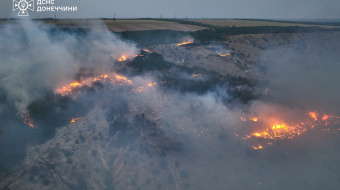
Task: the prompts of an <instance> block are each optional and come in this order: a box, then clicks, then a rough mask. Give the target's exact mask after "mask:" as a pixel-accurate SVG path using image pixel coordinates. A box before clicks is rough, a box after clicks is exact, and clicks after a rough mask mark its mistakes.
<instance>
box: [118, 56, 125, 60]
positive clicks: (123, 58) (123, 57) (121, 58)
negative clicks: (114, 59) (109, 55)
mask: <svg viewBox="0 0 340 190" xmlns="http://www.w3.org/2000/svg"><path fill="white" fill-rule="evenodd" d="M118 61H126V56H125V55H123V56H122V57H120V58H119V59H118Z"/></svg>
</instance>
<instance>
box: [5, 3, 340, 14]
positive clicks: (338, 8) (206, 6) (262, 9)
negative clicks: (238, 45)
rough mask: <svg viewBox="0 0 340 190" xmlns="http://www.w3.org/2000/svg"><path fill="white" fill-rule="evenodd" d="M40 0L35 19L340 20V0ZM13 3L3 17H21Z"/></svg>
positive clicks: (9, 4) (6, 4)
mask: <svg viewBox="0 0 340 190" xmlns="http://www.w3.org/2000/svg"><path fill="white" fill-rule="evenodd" d="M17 1H20V0H17ZM27 1H28V0H27ZM37 1H38V0H35V2H34V5H35V10H34V11H29V14H30V17H32V18H51V17H54V15H55V14H56V15H57V18H112V17H114V16H116V18H146V17H150V18H160V17H161V15H162V17H163V18H175V17H176V18H264V19H340V1H339V0H298V1H296V0H209V1H207V0H172V1H164V0H97V1H93V0H81V1H79V0H54V1H55V4H54V6H77V11H75V12H62V11H58V12H51V11H49V12H37ZM12 6H13V3H12V0H1V1H0V18H17V17H18V16H17V14H18V12H17V11H13V9H12ZM48 6H51V5H48Z"/></svg>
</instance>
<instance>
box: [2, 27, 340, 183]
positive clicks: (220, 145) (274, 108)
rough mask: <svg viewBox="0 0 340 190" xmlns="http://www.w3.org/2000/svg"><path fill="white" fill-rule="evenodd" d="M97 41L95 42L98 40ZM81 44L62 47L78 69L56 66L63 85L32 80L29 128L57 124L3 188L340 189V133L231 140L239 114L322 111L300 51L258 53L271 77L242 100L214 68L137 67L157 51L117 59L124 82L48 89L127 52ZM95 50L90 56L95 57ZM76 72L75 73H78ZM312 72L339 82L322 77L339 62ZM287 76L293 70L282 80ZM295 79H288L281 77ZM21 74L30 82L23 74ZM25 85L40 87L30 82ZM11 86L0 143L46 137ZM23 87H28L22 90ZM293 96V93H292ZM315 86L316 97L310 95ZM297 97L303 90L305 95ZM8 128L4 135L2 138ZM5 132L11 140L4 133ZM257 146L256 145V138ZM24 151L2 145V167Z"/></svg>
mask: <svg viewBox="0 0 340 190" xmlns="http://www.w3.org/2000/svg"><path fill="white" fill-rule="evenodd" d="M33 25H34V24H33ZM43 27H45V26H43ZM61 34H63V35H67V36H69V37H70V38H71V39H74V40H75V41H76V42H77V43H81V44H82V43H85V42H83V41H81V40H80V41H81V42H79V41H77V40H78V39H79V38H80V39H86V38H87V34H84V35H85V36H84V37H79V36H75V35H69V34H64V32H61ZM58 35H60V34H59V33H58V32H57V35H56V36H58ZM63 35H61V36H63ZM90 36H91V35H90ZM97 38H99V39H101V38H100V36H97V37H96V38H95V39H97ZM77 43H76V44H77ZM103 43H104V42H103ZM106 43H108V42H106ZM106 43H104V44H106ZM306 43H307V44H308V45H309V46H311V47H316V46H317V47H319V46H320V45H319V44H317V45H314V43H313V42H310V41H309V40H308V41H307V42H306ZM100 44H101V43H98V45H100ZM78 45H79V44H78ZM324 45H325V46H326V47H327V45H326V44H324ZM334 45H337V43H335V44H334ZM84 46H85V50H82V51H75V52H72V51H65V52H67V53H66V54H68V53H69V54H70V55H69V57H71V58H72V60H71V61H74V62H72V64H75V65H76V66H75V67H76V69H75V70H71V71H73V72H71V71H70V70H67V69H65V70H66V71H65V72H66V73H64V74H60V75H61V76H65V77H66V79H65V78H64V79H63V80H62V82H60V81H59V80H58V77H52V79H55V81H53V80H52V81H50V83H49V82H47V85H45V86H44V85H43V87H44V88H41V89H40V87H37V86H36V87H32V88H33V89H37V88H38V89H39V92H40V93H39V94H38V95H36V96H33V97H35V98H34V99H32V100H31V101H29V102H28V103H27V105H26V106H24V108H26V110H27V112H29V113H30V114H31V115H32V118H33V120H34V121H35V123H36V124H37V127H36V128H37V129H39V128H42V127H43V126H46V127H44V129H46V128H47V129H48V126H53V125H55V123H57V124H58V125H57V126H59V127H61V128H60V130H58V131H57V134H56V136H55V137H53V135H54V133H53V134H52V135H50V136H49V137H50V138H51V137H53V138H51V139H50V140H49V141H48V142H39V143H40V145H36V146H34V147H33V146H29V147H27V154H28V155H27V157H26V158H25V159H24V160H23V161H22V163H20V164H18V166H20V167H19V168H22V169H18V170H16V171H13V170H11V169H12V168H11V167H9V168H8V169H9V171H13V173H14V174H12V175H13V176H19V175H21V176H22V177H20V179H19V178H17V179H15V178H14V177H13V178H10V177H6V176H4V175H1V177H2V178H3V179H4V180H3V181H2V182H1V187H5V186H9V187H13V188H20V187H23V185H25V186H26V187H27V186H29V187H32V188H40V189H48V188H51V187H52V184H53V185H54V188H57V189H62V188H64V189H65V188H69V189H105V188H107V189H135V188H140V189H162V188H164V189H226V188H227V189H320V188H327V189H336V188H337V187H338V186H339V182H338V181H339V180H338V177H339V172H338V171H339V170H337V168H339V164H338V163H337V158H338V156H339V153H340V151H339V148H338V147H337V143H338V142H339V135H338V134H329V133H327V132H326V133H323V132H322V131H321V130H317V129H316V130H313V131H308V132H306V133H304V134H302V135H301V136H299V137H296V138H294V139H284V140H278V141H275V142H272V145H270V146H266V147H265V148H264V149H261V150H253V149H252V145H253V144H252V143H253V142H251V141H249V140H244V139H242V137H243V136H240V135H239V136H237V135H238V134H237V133H238V130H239V129H240V128H244V127H248V128H249V126H245V124H244V122H243V121H241V120H240V116H244V117H246V116H251V115H252V114H254V115H259V116H261V114H263V115H265V116H267V115H270V114H272V115H280V116H281V115H283V116H282V117H283V118H285V119H286V118H290V117H294V119H295V117H298V116H301V117H302V116H304V114H305V111H309V110H310V109H311V110H316V109H317V108H319V105H320V104H321V103H322V101H323V100H322V99H321V96H317V95H318V93H317V92H318V91H317V90H318V89H320V88H313V85H311V84H310V82H311V81H314V82H315V78H313V77H311V76H312V74H311V73H314V72H315V66H310V67H304V66H303V67H302V68H303V69H302V71H301V68H300V67H296V65H298V64H301V65H310V64H309V62H308V61H307V62H304V61H306V60H309V57H305V55H303V54H300V53H297V54H295V53H294V52H293V51H290V52H291V53H289V54H288V53H287V54H286V57H288V58H287V60H289V61H286V59H280V60H277V57H278V56H277V54H278V53H281V52H282V50H281V49H277V50H271V51H268V52H264V56H266V57H269V61H270V62H271V63H273V64H271V65H270V66H269V67H268V70H267V75H268V76H271V77H272V78H269V85H268V86H261V84H256V87H257V88H259V89H262V90H263V91H264V92H265V93H263V95H262V96H260V95H258V96H256V99H252V100H250V101H248V102H243V103H240V102H242V101H240V100H239V99H240V98H239V97H238V96H240V95H241V93H239V92H238V91H237V89H238V88H237V87H239V86H240V85H242V83H237V82H235V81H233V80H237V79H234V78H232V79H230V78H229V79H227V78H223V79H222V80H221V79H220V76H214V73H209V72H208V71H200V70H185V69H183V68H181V67H176V66H175V65H173V64H171V63H165V62H161V61H159V62H158V63H160V64H162V66H164V67H160V66H157V67H156V68H157V69H154V68H152V67H151V66H152V65H147V66H145V67H144V65H143V63H144V64H147V63H153V62H154V61H155V60H158V58H159V55H156V54H150V55H145V57H144V58H143V57H137V58H136V59H137V60H134V61H132V63H122V64H126V65H127V66H128V67H127V68H125V69H121V70H115V71H116V72H120V74H121V75H122V76H126V77H127V80H130V81H131V82H127V83H126V82H122V83H113V84H112V83H111V82H110V81H97V82H96V83H93V84H92V85H90V86H84V87H83V88H80V89H79V92H81V95H80V96H76V97H75V98H74V97H73V96H72V95H71V96H61V95H58V94H54V93H52V92H53V90H55V88H57V87H58V85H59V84H61V85H62V84H64V82H65V83H66V82H70V81H73V80H74V78H79V77H84V78H86V77H88V76H92V75H95V73H98V74H103V73H102V72H101V71H102V70H100V69H99V70H96V69H97V68H96V66H94V65H93V64H96V63H97V60H99V62H98V63H99V64H100V63H101V62H102V63H103V64H100V65H103V67H104V68H111V67H110V65H108V66H109V67H107V64H106V63H112V62H113V61H114V59H117V58H119V56H120V54H119V53H125V52H124V51H123V50H119V48H120V47H117V48H118V50H119V51H121V52H119V51H118V50H117V51H118V53H117V56H116V57H113V58H112V54H110V53H109V52H111V50H110V48H108V47H116V46H115V45H113V46H110V45H107V46H105V45H104V46H103V47H102V48H98V49H101V51H99V50H92V49H91V48H90V45H88V44H86V43H85V44H84ZM297 46H301V45H300V44H297ZM66 47H67V48H66V49H67V50H70V49H68V46H66ZM71 47H77V46H75V45H74V46H72V45H71ZM87 48H90V49H87ZM96 48H97V47H96ZM107 48H108V49H107ZM57 49H60V48H57ZM71 49H72V48H71ZM288 49H289V48H288ZM124 50H125V51H129V50H131V49H130V48H128V49H124ZM84 52H86V53H84ZM88 52H95V53H93V54H91V53H88ZM103 52H104V54H101V53H103ZM106 52H107V53H106ZM285 52H288V51H285ZM34 53H37V52H34ZM333 53H334V52H330V53H325V54H324V55H327V56H323V55H320V60H323V61H327V60H328V58H329V56H334V54H333ZM32 54H33V53H32ZM98 54H99V55H98ZM33 55H34V54H33ZM48 55H51V54H48ZM84 55H86V56H85V58H84V57H83V56H84ZM267 55H268V56H267ZM12 56H13V55H12ZM96 56H99V58H98V59H95V57H96ZM32 57H33V56H32ZM64 57H67V56H64ZM8 59H10V57H9V58H8ZM46 59H47V58H46ZM138 59H140V60H138ZM47 60H48V59H47ZM55 60H58V59H55ZM80 60H81V61H80ZM111 60H112V61H111ZM143 60H144V61H146V62H143ZM332 60H336V59H332ZM41 64H43V63H41ZM65 64H66V63H65ZM82 64H85V66H82ZM315 64H316V65H317V62H315ZM46 67H48V65H46ZM138 67H143V68H138ZM80 68H83V70H82V71H83V72H82V73H80V74H79V69H80ZM99 68H101V67H99ZM145 68H148V69H145ZM282 68H284V69H282ZM318 68H319V69H320V71H321V73H325V75H322V77H317V79H318V80H324V81H327V82H328V84H331V85H333V86H334V85H336V81H337V80H333V77H335V75H330V76H331V77H330V76H329V75H328V74H327V73H333V71H334V70H336V69H338V67H337V64H328V66H327V67H318ZM323 68H324V69H323ZM84 70H85V71H86V72H84ZM93 70H94V71H93ZM108 70H109V69H108ZM278 70H279V71H280V72H277V71H278ZM62 71H63V70H62ZM300 71H301V72H300ZM18 72H20V71H18ZM69 72H70V73H69ZM196 72H199V73H200V74H202V73H203V72H206V73H204V76H205V77H192V76H193V74H197V73H196ZM84 73H85V74H84ZM287 75H288V76H290V77H288V78H286V77H285V76H287ZM297 75H298V76H297ZM320 75H321V74H320ZM20 76H21V75H19V76H18V77H20ZM43 76H45V75H43ZM8 77H10V76H8ZM294 77H296V79H295V80H294V81H297V82H296V83H293V82H291V81H290V80H291V79H292V78H294ZM4 78H7V76H6V77H4ZM27 78H28V79H30V76H27ZM27 78H26V79H27ZM335 78H337V77H335ZM67 79H68V80H67ZM8 80H9V79H7V80H4V81H3V82H7V81H8ZM22 80H23V79H22ZM37 80H38V79H37ZM30 84H31V85H38V86H39V81H36V83H28V85H30ZM243 85H244V86H246V85H249V86H252V85H253V84H243ZM304 85H306V86H308V89H310V90H309V92H310V93H307V94H303V93H304V89H301V87H303V86H304ZM21 86H24V84H22V85H21ZM8 88H9V87H8V86H7V85H3V87H2V91H1V92H2V95H1V96H0V97H1V100H2V105H4V106H6V107H4V109H3V110H2V112H1V117H2V118H3V119H4V120H2V121H4V123H5V124H6V125H5V126H6V127H3V126H2V128H1V140H2V142H1V143H2V144H1V146H2V147H6V146H5V144H6V143H14V142H15V141H18V143H19V142H20V141H24V142H27V140H26V138H28V139H34V138H39V137H40V136H44V135H46V134H43V133H42V134H41V133H38V134H35V135H32V134H31V133H28V132H26V131H31V130H34V128H33V129H31V128H30V127H28V126H26V125H24V124H22V120H21V118H20V117H19V118H18V116H17V113H19V112H18V108H20V107H18V106H16V105H18V104H15V100H17V102H19V103H20V102H22V101H21V99H24V98H22V97H24V96H19V95H18V96H17V97H15V96H14V97H15V99H8V98H7V97H8V96H9V95H13V94H15V93H10V92H9V91H10V90H8ZM45 88H46V89H48V90H44V89H45ZM25 89H28V90H27V92H26V90H25ZM29 89H31V88H26V87H25V88H24V89H22V91H24V92H25V93H27V94H29V93H30V90H29ZM202 89H203V90H202ZM241 89H242V88H241ZM250 89H254V88H250ZM265 89H269V90H268V91H269V92H268V91H265ZM295 89H296V90H295ZM260 91H261V90H260ZM48 92H51V93H48ZM295 92H298V93H297V95H299V94H302V95H301V96H295V94H294V93H295ZM313 92H315V93H316V97H317V98H313V96H314V95H313V94H314V93H313ZM325 93H333V94H334V93H335V94H338V91H337V88H336V87H335V88H334V89H333V90H330V89H328V91H326V92H325ZM266 94H268V95H266ZM333 94H330V95H329V96H327V97H332V96H333ZM305 95H308V97H307V98H305V99H304V98H302V97H303V96H305ZM30 97H31V96H30ZM295 97H298V98H299V101H297V100H295V99H294V98H295ZM334 97H335V96H334ZM18 100H20V101H18ZM25 100H26V99H25ZM28 100H30V99H28ZM290 100H291V101H290ZM331 100H334V102H335V103H336V102H337V101H338V100H337V99H336V98H334V99H328V100H327V101H326V102H329V103H326V105H327V106H324V107H322V106H321V108H320V109H322V111H323V112H326V111H327V110H331V111H329V112H331V113H330V114H334V115H336V114H337V113H338V112H337V111H336V110H337V108H336V107H332V106H333V105H332V104H331ZM296 102H298V103H299V104H297V103H296ZM322 105H325V104H322ZM334 105H336V104H334ZM326 108H327V109H326ZM240 110H241V112H240ZM6 114H7V115H6ZM338 115H339V114H338ZM72 117H80V118H81V119H80V120H78V121H77V122H78V123H77V122H76V123H75V124H74V125H72V124H69V125H68V122H69V119H70V118H72ZM56 120H58V121H59V122H60V121H61V122H60V123H58V122H57V121H56ZM62 126H64V127H62ZM25 127H26V128H25ZM250 127H251V126H250ZM8 131H10V132H11V135H10V136H8V134H9V132H8ZM19 133H26V134H25V135H21V134H19ZM27 136H28V137H27ZM9 137H11V141H10V140H8V139H6V140H5V138H9ZM23 137H25V138H23ZM254 142H255V143H263V142H262V141H261V140H259V141H257V140H254ZM19 144H20V143H19ZM7 146H8V147H9V146H10V145H7ZM21 147H22V146H21ZM23 149H24V148H23V147H22V148H21V150H20V151H18V150H11V151H13V154H8V152H9V148H7V149H4V148H2V150H3V151H2V152H7V154H4V155H6V156H3V155H2V156H3V157H2V163H5V164H7V163H8V159H9V158H16V157H19V156H18V154H19V153H20V154H21V157H22V156H23V155H24V153H25V151H24V150H23ZM15 163H16V164H17V163H18V162H15ZM13 165H14V164H13ZM13 165H10V166H13ZM7 166H8V165H7ZM80 173H81V174H80ZM61 174H62V175H61ZM9 175H10V176H11V174H9ZM53 176H57V177H53ZM14 182H15V183H14Z"/></svg>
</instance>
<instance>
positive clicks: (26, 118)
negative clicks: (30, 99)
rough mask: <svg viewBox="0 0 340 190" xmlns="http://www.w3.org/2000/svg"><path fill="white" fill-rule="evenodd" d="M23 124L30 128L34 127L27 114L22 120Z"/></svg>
mask: <svg viewBox="0 0 340 190" xmlns="http://www.w3.org/2000/svg"><path fill="white" fill-rule="evenodd" d="M24 123H25V124H27V125H29V126H30V127H34V125H33V121H32V119H31V116H30V115H29V114H26V116H25V118H24Z"/></svg>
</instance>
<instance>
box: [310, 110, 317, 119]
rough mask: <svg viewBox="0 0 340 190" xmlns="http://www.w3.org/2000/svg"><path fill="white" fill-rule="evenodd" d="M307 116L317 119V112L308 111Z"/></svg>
mask: <svg viewBox="0 0 340 190" xmlns="http://www.w3.org/2000/svg"><path fill="white" fill-rule="evenodd" d="M309 116H311V117H312V118H313V119H314V121H317V120H318V113H316V112H313V111H311V112H309Z"/></svg>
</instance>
